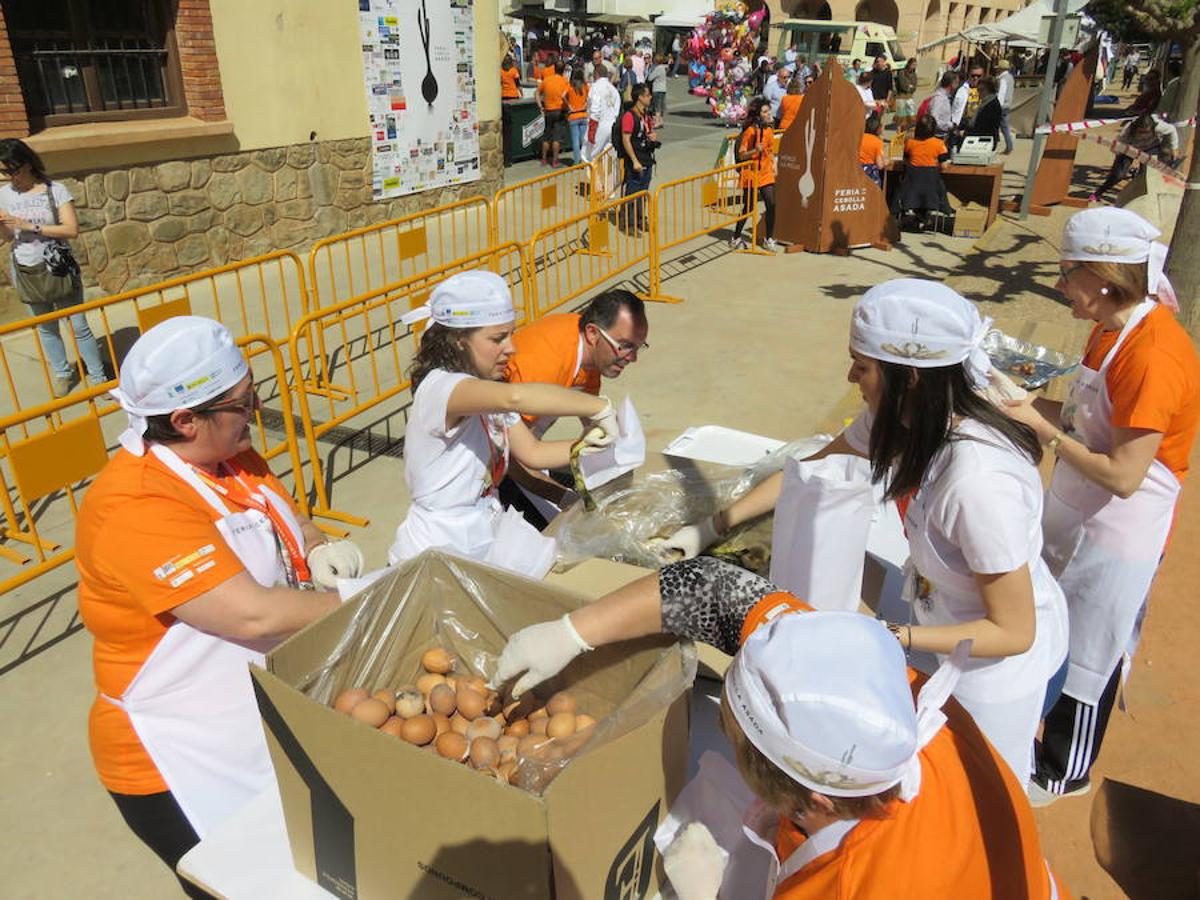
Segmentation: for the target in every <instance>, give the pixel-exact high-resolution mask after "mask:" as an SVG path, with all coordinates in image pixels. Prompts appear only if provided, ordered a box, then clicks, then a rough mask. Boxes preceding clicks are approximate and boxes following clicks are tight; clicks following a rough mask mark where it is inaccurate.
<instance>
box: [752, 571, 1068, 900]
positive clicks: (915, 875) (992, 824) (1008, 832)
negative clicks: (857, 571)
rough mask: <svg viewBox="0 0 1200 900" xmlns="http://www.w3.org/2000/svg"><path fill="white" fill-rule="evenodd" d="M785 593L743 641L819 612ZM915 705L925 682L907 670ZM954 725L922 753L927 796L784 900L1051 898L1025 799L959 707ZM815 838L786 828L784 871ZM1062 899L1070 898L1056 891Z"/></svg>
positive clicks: (822, 863)
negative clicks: (783, 618) (769, 625)
mask: <svg viewBox="0 0 1200 900" xmlns="http://www.w3.org/2000/svg"><path fill="white" fill-rule="evenodd" d="M811 610H812V608H811V607H809V606H808V605H807V604H805V603H803V602H802V601H800V600H798V599H797V598H796V597H794V596H793V595H791V594H788V593H785V592H783V591H779V592H776V593H772V594H768V595H766V596H765V597H763V598H762V599H761V600H759V601H758V602H757V603H756V604H755V605H754V607H753V608H751V610H750V612H749V613H748V614H747V615H746V618H745V620H744V621H743V623H742V632H741V641H742V643H745V641H746V639H747V638H748V637H749V636H750V634H751V633H753V631H754V630H755V629H756V628H758V627H759V626H760V625H762V624H763V623H764V622H768V621H771V620H772V619H774V618H775V617H776V616H779V615H790V614H792V613H795V612H806V611H808V612H811ZM908 678H909V683H910V685H911V687H912V691H913V697H914V699H915V698H916V695H917V692H918V691H919V690H920V688H921V686H922V685H923V684H924V682H925V676H923V675H920V674H919V673H917V672H916V671H914V670H913V669H909V670H908ZM943 710H944V712H945V713H946V716H947V719H948V721H947V724H946V726H945V727H943V728H942V730H941V731H940V732H938V734H937V735H936V736H935V737H934V738H933V740H931V741H930V742H929V743H928V744H926V745H925V748H924V749H923V750H922V751H921V753H920V760H921V789H920V793H919V794H918V795H917V796H916V797H915V798H914V799H913V800H912V801H910V802H908V803H905V802H902V801H900V800H894V801H892V803H890V804H889V805H888V806H887V807H886V809H885V810H884V812H885V817H884V818H882V819H863V820H862V821H860V822H859V823H858V824H857V825H856V826H855V827H854V829H853V830H852V831H850V832H849V833H848V834H846V836H845V837H844V838H842V841H841V844H840V845H839V846H838V847H836V848H835V849H833V850H830V851H829V852H827V853H824V854H822V855H820V856H818V857H816V858H815V859H813V860H811V861H810V862H809V863H808V864H807V865H805V866H803V867H802V868H801V869H800V870H799V871H798V872H796V873H795V874H794V875H792V876H791V877H790V878H787V879H785V880H784V881H783V882H782V883H780V884H779V885H777V886H776V888H775V898H776V900H810V898H811V900H850V898H859V897H864V898H865V897H872V898H873V897H888V898H901V900H903V898H912V900H925V898H929V897H971V898H992V897H996V898H999V897H1006V898H1007V897H1021V898H1048V897H1049V896H1050V877H1051V876H1050V873H1049V870H1048V868H1047V866H1046V863H1045V860H1044V858H1043V856H1042V851H1041V843H1040V840H1039V838H1038V830H1037V822H1036V820H1035V819H1034V817H1033V810H1032V809H1031V808H1030V806H1029V801H1028V800H1027V799H1026V797H1025V792H1024V791H1023V790H1022V789H1021V786H1020V785H1019V784H1018V783H1017V780H1016V778H1015V777H1014V776H1013V774H1012V772H1011V771H1010V770H1009V767H1008V765H1007V764H1006V763H1005V762H1004V760H1003V759H1002V758H1001V757H1000V756H999V754H997V753H996V751H995V749H994V748H993V747H992V745H991V744H990V743H988V741H987V738H985V737H984V736H983V732H981V731H980V730H979V726H977V725H976V724H975V722H974V720H973V719H972V718H971V716H970V714H969V713H967V711H966V710H965V709H963V708H962V706H960V705H959V704H958V702H957V701H956V700H954V699H951V700H949V701H948V702H947V703H946V705H945V706H944V707H943ZM806 840H808V837H807V836H806V835H805V834H804V832H803V831H801V830H800V829H799V828H798V827H797V826H796V825H795V823H794V822H792V821H791V820H790V819H786V818H782V817H781V818H780V820H779V830H778V831H777V833H776V836H775V852H776V855H777V856H778V858H779V859H780V861H786V860H787V858H788V857H789V856H791V855H792V853H793V852H794V851H795V850H796V849H797V848H798V847H799V846H800V845H801V844H803V843H804V842H805V841H806ZM1057 890H1058V896H1059V897H1061V898H1064V900H1065V898H1067V897H1068V894H1067V893H1066V891H1065V890H1064V888H1063V886H1062V885H1061V884H1057Z"/></svg>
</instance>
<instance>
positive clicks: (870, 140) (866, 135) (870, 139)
mask: <svg viewBox="0 0 1200 900" xmlns="http://www.w3.org/2000/svg"><path fill="white" fill-rule="evenodd" d="M882 153H883V138H881V137H880V136H879V135H877V134H871V133H870V132H863V136H862V140H861V141H860V142H859V144H858V161H859V163H860V164H862V165H864V166H873V165H875V163H877V162H878V161H879V156H880V155H881V154H882Z"/></svg>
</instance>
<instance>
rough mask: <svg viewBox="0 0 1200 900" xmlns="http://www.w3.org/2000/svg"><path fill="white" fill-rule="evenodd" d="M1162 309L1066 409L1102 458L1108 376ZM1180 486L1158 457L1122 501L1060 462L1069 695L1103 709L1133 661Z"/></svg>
mask: <svg viewBox="0 0 1200 900" xmlns="http://www.w3.org/2000/svg"><path fill="white" fill-rule="evenodd" d="M1153 309H1154V302H1153V301H1151V300H1144V301H1143V302H1142V303H1141V304H1140V305H1139V306H1137V307H1136V308H1135V309H1134V311H1133V315H1131V316H1130V318H1129V321H1128V322H1127V323H1126V324H1125V327H1124V328H1122V329H1121V333H1120V334H1119V335H1118V336H1117V340H1116V342H1115V343H1114V344H1113V347H1112V349H1111V350H1110V351H1109V352H1108V355H1107V356H1105V357H1104V360H1103V362H1101V364H1100V368H1099V370H1097V371H1092V370H1091V369H1088V368H1086V367H1084V366H1081V367H1080V368H1079V377H1078V378H1077V379H1076V381H1075V383H1074V385H1072V387H1071V392H1070V394H1069V396H1068V398H1067V402H1066V403H1065V404H1064V405H1063V411H1062V424H1063V431H1064V432H1065V433H1066V434H1069V435H1071V436H1072V437H1074V438H1076V439H1077V440H1079V441H1082V442H1083V443H1084V444H1086V445H1087V447H1088V449H1089V450H1092V451H1093V452H1096V453H1108V452H1109V451H1110V450H1112V446H1113V438H1114V428H1113V425H1112V400H1111V399H1110V398H1109V396H1108V388H1107V386H1106V384H1105V374H1106V373H1107V371H1108V367H1109V365H1110V364H1111V363H1112V361H1113V359H1114V358H1115V357H1116V354H1117V351H1118V350H1119V349H1120V347H1121V345H1122V344H1123V343H1124V341H1125V339H1126V338H1127V337H1128V336H1129V334H1130V333H1131V332H1132V331H1133V329H1134V328H1136V327H1137V325H1138V323H1140V322H1141V321H1142V319H1144V318H1145V317H1146V315H1147V314H1149V313H1150V311H1151V310H1153ZM1179 490H1180V485H1179V481H1178V479H1176V478H1175V475H1174V474H1173V473H1172V472H1171V470H1170V469H1168V468H1167V467H1166V466H1164V465H1163V464H1162V463H1161V462H1159V461H1158V460H1157V459H1156V460H1154V461H1153V462H1152V463H1151V464H1150V469H1149V471H1148V472H1147V473H1146V477H1145V479H1144V480H1143V481H1142V484H1141V487H1139V488H1138V489H1137V491H1136V493H1134V494H1133V496H1131V497H1128V498H1125V499H1122V498H1120V497H1117V496H1116V495H1114V494H1112V493H1111V492H1109V491H1108V490H1107V489H1106V488H1103V487H1101V486H1100V485H1098V484H1096V483H1095V482H1093V481H1091V480H1089V479H1088V478H1086V477H1084V476H1083V475H1082V474H1080V473H1079V471H1078V470H1077V469H1075V468H1073V467H1072V466H1070V465H1069V464H1067V463H1066V462H1063V461H1062V460H1059V461H1058V462H1057V464H1056V465H1055V466H1054V475H1053V477H1052V479H1051V481H1050V488H1049V490H1048V491H1047V493H1046V508H1045V513H1044V516H1043V520H1042V533H1043V535H1044V538H1045V545H1044V548H1043V551H1042V556H1043V558H1044V559H1045V560H1046V563H1047V565H1048V566H1049V567H1050V571H1051V572H1052V573H1053V574H1054V575H1055V576H1056V577H1057V578H1058V582H1059V584H1060V585H1062V589H1063V592H1064V593H1065V594H1066V596H1067V605H1068V609H1069V610H1070V629H1071V641H1070V666H1069V669H1068V673H1067V682H1066V686H1065V687H1064V688H1063V690H1064V693H1066V694H1068V695H1070V696H1071V697H1074V698H1075V699H1076V700H1079V701H1080V702H1083V703H1088V704H1091V705H1095V704H1096V703H1098V702H1099V701H1100V696H1101V694H1102V693H1103V692H1104V687H1105V685H1106V684H1107V683H1108V680H1109V678H1111V677H1112V673H1113V670H1114V669H1115V668H1116V667H1117V664H1118V663H1119V662H1121V660H1122V657H1124V658H1125V659H1126V660H1128V658H1129V657H1131V656H1132V655H1133V651H1134V649H1135V648H1136V646H1137V640H1138V618H1139V613H1140V612H1141V609H1142V607H1143V605H1144V604H1145V602H1146V598H1147V595H1148V594H1149V591H1150V583H1151V582H1152V581H1153V579H1154V573H1155V571H1156V570H1157V569H1158V562H1159V558H1160V557H1161V556H1162V553H1163V548H1164V547H1165V546H1166V543H1167V536H1168V534H1169V533H1170V530H1171V521H1172V517H1173V515H1174V511H1175V501H1176V499H1177V498H1178V496H1179Z"/></svg>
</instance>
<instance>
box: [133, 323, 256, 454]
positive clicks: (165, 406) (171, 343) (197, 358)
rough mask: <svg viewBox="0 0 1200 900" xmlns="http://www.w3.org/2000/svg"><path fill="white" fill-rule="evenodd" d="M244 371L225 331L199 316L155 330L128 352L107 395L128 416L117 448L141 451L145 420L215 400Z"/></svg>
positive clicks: (246, 369) (242, 358)
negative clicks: (114, 400) (115, 385)
mask: <svg viewBox="0 0 1200 900" xmlns="http://www.w3.org/2000/svg"><path fill="white" fill-rule="evenodd" d="M249 371H250V367H249V365H248V364H247V363H246V357H245V356H243V355H242V351H241V350H240V349H239V348H238V346H237V343H236V342H235V341H234V339H233V335H232V334H230V333H229V329H228V328H226V327H225V326H224V325H222V324H221V323H220V322H216V321H214V320H212V319H205V318H203V317H201V316H175V317H174V318H172V319H167V320H166V321H165V322H160V323H159V324H157V325H155V326H154V327H153V328H151V329H150V330H149V331H147V332H146V333H145V334H143V335H142V336H141V337H140V338H138V339H137V341H135V342H134V345H133V346H132V347H131V348H130V350H129V353H128V354H127V355H126V357H125V361H124V362H122V363H121V377H120V380H119V381H118V382H117V387H115V388H113V389H112V390H111V391H109V393H110V394H112V396H113V397H115V398H116V400H117V402H118V403H120V404H121V409H123V410H125V414H126V415H127V416H128V417H129V425H128V427H127V428H126V429H125V431H123V432H122V433H121V437H120V441H121V446H122V447H124V448H125V449H126V450H128V451H129V452H130V453H132V454H133V455H134V456H141V455H142V454H143V453H145V452H146V444H145V441H143V440H142V435H144V434H145V433H146V417H147V416H161V415H166V414H167V413H172V412H174V411H175V410H177V409H190V408H191V407H193V406H199V405H200V404H201V403H204V402H205V401H208V400H212V399H213V398H214V397H219V396H220V395H221V394H223V393H225V391H227V390H229V389H230V388H231V387H233V386H234V385H235V384H237V383H238V382H239V381H241V380H242V379H243V378H245V377H246V373H247V372H249Z"/></svg>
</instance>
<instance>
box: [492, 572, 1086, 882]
mask: <svg viewBox="0 0 1200 900" xmlns="http://www.w3.org/2000/svg"><path fill="white" fill-rule="evenodd" d="M889 631H890V629H889V628H888V627H887V625H886V624H885V623H883V622H879V621H877V620H875V619H873V618H871V617H869V616H864V615H860V614H859V613H852V612H816V611H812V609H811V607H809V606H808V605H806V604H805V603H803V602H802V601H801V600H799V599H797V598H796V597H794V596H793V595H791V594H788V593H785V592H782V591H780V590H779V589H778V588H777V587H776V586H775V585H773V584H771V583H770V582H769V581H767V580H766V579H764V578H760V577H759V576H757V575H755V574H753V573H752V572H748V571H746V570H745V569H741V568H738V567H737V566H734V565H731V564H729V563H726V562H722V561H720V560H716V559H713V558H712V557H697V558H695V559H690V560H685V561H683V562H677V563H673V564H671V565H667V566H664V567H663V568H662V569H661V570H660V571H659V572H657V573H654V574H652V575H647V576H646V577H644V578H641V579H639V580H637V581H634V582H632V583H630V584H628V585H626V586H625V587H623V588H620V589H619V590H616V591H614V592H613V593H611V594H608V595H607V596H604V597H601V598H600V599H599V600H597V601H596V602H595V603H591V604H588V605H586V606H584V607H583V608H581V609H578V610H576V611H574V612H572V613H570V614H569V615H566V616H563V617H562V618H560V619H557V620H553V621H549V622H542V623H539V624H536V625H532V626H529V627H527V628H524V629H522V630H520V631H518V632H517V633H516V634H514V635H513V636H512V637H511V638H510V639H509V641H508V644H507V645H506V646H505V648H504V650H503V652H502V653H501V655H500V660H499V662H498V664H497V673H496V677H497V678H498V679H499V680H501V681H504V682H508V681H509V680H510V679H515V684H514V685H513V688H512V693H513V696H514V697H517V696H519V695H520V694H522V693H524V692H525V691H527V690H529V689H531V688H533V687H534V686H536V685H537V684H538V683H540V682H543V681H545V680H547V679H549V678H552V677H554V676H555V675H557V674H558V673H559V672H561V671H562V670H563V669H564V668H566V667H567V665H568V664H570V663H571V662H572V661H573V660H574V658H575V657H576V656H578V655H580V654H581V653H584V652H587V651H589V650H591V649H593V648H594V647H600V646H602V645H605V644H613V643H616V642H618V641H624V640H631V639H633V638H639V637H645V636H647V635H651V634H657V633H660V632H662V633H666V634H672V635H677V636H679V637H686V638H688V639H689V640H694V641H703V642H705V643H708V644H711V645H712V646H714V647H717V648H719V649H720V650H722V651H724V652H725V653H729V654H736V655H735V657H734V661H733V663H732V664H731V665H730V667H729V672H728V674H727V675H726V677H725V686H724V689H723V692H722V698H721V700H722V702H721V711H720V717H721V730H722V731H723V732H724V733H725V734H726V735H727V736H728V739H729V742H730V744H731V745H732V750H733V757H734V760H735V762H736V764H737V767H738V770H739V773H740V774H741V776H742V778H743V779H744V780H745V782H746V784H747V786H749V787H750V789H751V790H752V791H753V792H754V794H755V795H756V797H757V799H758V800H759V801H760V803H758V804H755V805H751V806H750V807H749V808H747V809H746V810H744V811H743V810H736V811H731V812H732V815H731V816H730V818H734V816H737V817H738V818H740V819H741V820H742V821H743V822H745V823H746V825H747V826H748V827H749V828H750V829H751V830H752V831H754V832H755V833H756V834H757V836H758V837H759V838H760V839H761V842H762V844H763V845H765V847H768V848H771V849H772V850H773V851H774V854H775V857H776V861H777V862H778V864H779V865H778V868H777V869H775V867H774V866H772V869H773V870H774V871H775V872H776V873H777V874H775V875H774V876H773V877H774V881H766V880H765V879H766V878H768V877H772V876H770V875H769V874H768V873H764V874H763V878H764V883H765V885H766V887H767V889H768V891H769V892H770V895H771V896H773V897H774V898H775V900H826V898H834V897H836V898H848V897H871V898H874V897H888V898H894V900H926V898H930V897H970V898H972V900H991V898H1004V897H1022V898H1028V900H1050V898H1051V897H1060V898H1064V900H1066V898H1067V897H1068V896H1069V895H1068V894H1067V893H1066V892H1065V890H1064V888H1063V886H1062V885H1060V884H1058V883H1056V880H1055V878H1054V876H1053V874H1052V873H1051V871H1050V869H1049V867H1048V865H1047V864H1046V862H1045V858H1044V856H1043V855H1042V848H1041V843H1040V839H1039V837H1038V829H1037V822H1036V820H1035V819H1034V817H1033V810H1032V809H1030V807H1029V801H1028V800H1027V799H1026V797H1025V793H1024V791H1023V790H1022V787H1021V784H1020V783H1019V782H1018V781H1017V779H1016V778H1015V777H1014V776H1013V774H1012V771H1011V770H1010V769H1009V767H1008V765H1006V764H1005V762H1004V761H1003V759H1002V757H1001V756H1000V755H999V753H998V752H997V751H996V749H995V748H994V747H993V746H992V745H991V744H990V743H989V742H988V741H987V739H986V738H985V737H984V735H983V733H982V732H981V731H980V730H979V727H978V726H977V725H976V724H975V722H974V720H972V718H971V716H970V715H969V714H968V713H967V712H966V710H965V709H964V708H963V707H962V706H961V705H960V704H959V703H957V702H956V701H955V700H953V699H947V697H948V695H949V693H950V691H951V690H953V688H954V677H955V673H954V672H953V669H950V670H942V671H941V672H940V673H939V675H938V676H937V677H935V678H931V679H929V680H925V679H924V677H923V676H920V675H918V674H917V673H916V672H915V671H914V670H912V669H908V668H906V666H905V660H904V651H903V649H902V647H901V644H902V643H903V629H902V628H901V629H899V631H900V633H899V634H896V633H895V632H892V633H889ZM952 662H955V661H954V660H952ZM957 662H959V663H961V660H959V661H957ZM947 676H949V677H947ZM939 708H940V709H941V712H940V713H939ZM918 710H920V712H919V713H918ZM918 722H921V723H922V724H923V726H927V725H928V723H930V722H932V723H933V724H932V726H931V727H918V725H917V723H918ZM707 771H712V770H711V769H708V770H707ZM705 777H706V769H705V764H703V763H702V769H701V774H700V776H698V778H700V779H704V778H705ZM739 814H740V815H739ZM738 824H740V823H739V822H738V821H737V819H734V827H735V828H736V827H737V825H738ZM664 865H665V868H666V874H667V877H668V878H669V879H670V880H671V882H672V885H673V887H675V889H676V893H677V894H678V895H679V896H681V897H715V896H717V892H718V890H719V888H720V886H721V881H722V878H723V876H724V874H725V873H724V871H723V870H724V867H725V860H724V858H723V854H722V853H721V851H720V850H719V849H718V848H717V846H716V844H715V842H714V841H713V838H712V835H711V833H709V832H708V831H707V829H706V828H704V826H702V825H699V826H698V823H696V822H693V823H691V824H688V825H686V826H685V827H683V828H680V831H679V832H678V833H677V835H676V838H675V840H674V841H673V842H672V843H671V844H670V845H669V846H668V848H667V850H666V851H665V853H664ZM766 866H767V863H766V861H765V860H764V862H763V867H764V869H765V868H766ZM760 896H761V894H760Z"/></svg>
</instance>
